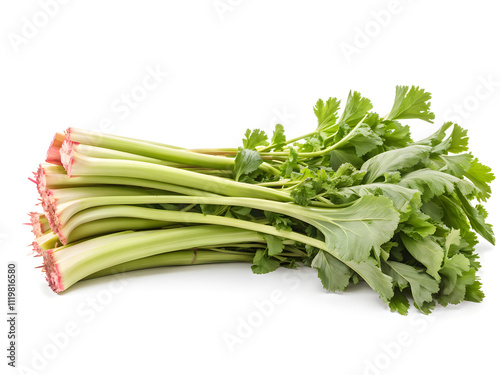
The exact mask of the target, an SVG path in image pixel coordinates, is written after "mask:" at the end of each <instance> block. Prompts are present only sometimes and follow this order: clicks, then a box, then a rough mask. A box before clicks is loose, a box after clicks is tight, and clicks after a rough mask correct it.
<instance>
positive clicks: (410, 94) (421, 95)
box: [386, 86, 435, 122]
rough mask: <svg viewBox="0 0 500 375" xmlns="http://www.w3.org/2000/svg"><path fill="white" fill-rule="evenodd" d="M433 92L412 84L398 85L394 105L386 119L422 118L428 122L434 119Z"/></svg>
mask: <svg viewBox="0 0 500 375" xmlns="http://www.w3.org/2000/svg"><path fill="white" fill-rule="evenodd" d="M430 100H431V94H430V93H428V92H426V91H424V89H419V87H418V86H417V87H415V86H412V87H411V88H410V87H409V86H396V98H395V99H394V105H393V107H392V109H391V112H390V113H389V115H387V117H386V120H402V119H421V120H424V121H427V122H432V120H434V117H435V116H434V113H432V112H430V102H429V101H430Z"/></svg>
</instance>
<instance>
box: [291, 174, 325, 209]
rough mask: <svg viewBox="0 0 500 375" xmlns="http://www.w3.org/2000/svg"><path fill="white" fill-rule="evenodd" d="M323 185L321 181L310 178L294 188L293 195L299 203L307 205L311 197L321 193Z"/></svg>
mask: <svg viewBox="0 0 500 375" xmlns="http://www.w3.org/2000/svg"><path fill="white" fill-rule="evenodd" d="M322 185H323V184H322V182H321V181H318V180H316V179H312V178H308V179H306V180H305V181H303V182H302V183H301V184H300V185H298V186H297V187H295V188H294V189H293V190H292V192H291V196H292V198H293V200H294V202H295V203H297V204H298V205H301V206H307V205H308V204H309V203H310V201H311V199H312V198H314V197H315V196H316V195H317V194H318V193H319V191H320V190H321V188H322Z"/></svg>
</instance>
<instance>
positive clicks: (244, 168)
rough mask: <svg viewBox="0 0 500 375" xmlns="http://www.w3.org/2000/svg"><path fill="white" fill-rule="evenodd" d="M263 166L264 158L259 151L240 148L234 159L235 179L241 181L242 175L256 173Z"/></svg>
mask: <svg viewBox="0 0 500 375" xmlns="http://www.w3.org/2000/svg"><path fill="white" fill-rule="evenodd" d="M261 164H262V158H261V157H260V154H259V153H258V152H257V151H253V150H248V149H246V148H243V149H242V148H240V149H239V150H238V153H237V154H236V158H235V159H234V171H233V174H234V179H235V180H236V181H239V179H240V177H241V176H242V175H246V174H249V173H252V172H254V171H256V170H257V169H258V168H259V166H260V165H261Z"/></svg>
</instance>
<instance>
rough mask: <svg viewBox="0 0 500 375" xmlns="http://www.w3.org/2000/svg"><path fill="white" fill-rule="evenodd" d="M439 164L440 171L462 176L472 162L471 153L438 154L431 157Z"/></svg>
mask: <svg viewBox="0 0 500 375" xmlns="http://www.w3.org/2000/svg"><path fill="white" fill-rule="evenodd" d="M432 161H433V162H434V163H436V164H437V165H439V166H440V167H441V168H440V169H441V171H442V172H446V173H449V174H451V175H453V176H455V177H458V178H462V177H463V176H464V174H465V172H466V171H467V170H468V169H470V167H471V164H472V155H471V154H459V155H439V156H436V157H433V158H432Z"/></svg>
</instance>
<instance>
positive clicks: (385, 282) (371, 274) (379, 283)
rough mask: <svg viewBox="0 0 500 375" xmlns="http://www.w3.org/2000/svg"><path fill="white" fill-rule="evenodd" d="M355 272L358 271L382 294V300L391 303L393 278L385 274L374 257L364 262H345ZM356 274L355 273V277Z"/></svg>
mask: <svg viewBox="0 0 500 375" xmlns="http://www.w3.org/2000/svg"><path fill="white" fill-rule="evenodd" d="M345 264H346V265H347V266H349V267H350V268H351V269H352V270H353V271H354V272H356V273H357V274H358V275H359V276H361V278H362V279H363V280H365V281H366V283H367V284H368V285H369V286H370V287H371V288H372V289H373V290H375V291H376V292H378V293H379V294H380V297H381V298H382V300H383V301H384V302H386V303H389V302H390V300H391V299H392V298H393V297H394V288H393V285H392V283H393V279H392V277H390V276H388V275H386V274H384V273H383V272H382V270H381V269H380V268H379V266H378V265H377V262H376V261H375V259H373V258H369V259H367V260H366V261H364V262H360V263H357V262H352V261H350V262H345ZM354 276H356V274H354V275H353V277H354Z"/></svg>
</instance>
